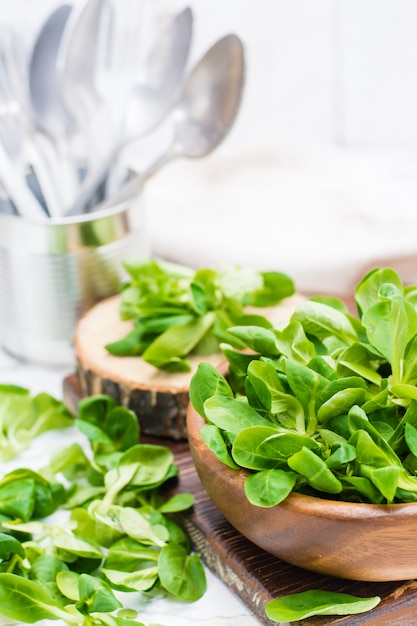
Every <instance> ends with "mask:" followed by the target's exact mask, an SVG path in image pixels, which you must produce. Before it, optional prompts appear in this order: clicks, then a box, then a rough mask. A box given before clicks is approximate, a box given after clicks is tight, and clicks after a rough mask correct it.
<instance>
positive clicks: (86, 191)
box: [65, 147, 119, 216]
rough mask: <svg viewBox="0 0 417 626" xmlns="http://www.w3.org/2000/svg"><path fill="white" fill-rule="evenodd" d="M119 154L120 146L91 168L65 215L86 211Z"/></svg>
mask: <svg viewBox="0 0 417 626" xmlns="http://www.w3.org/2000/svg"><path fill="white" fill-rule="evenodd" d="M118 154H119V149H118V147H116V148H114V149H113V150H112V151H111V152H110V154H108V155H107V156H106V157H105V158H104V159H102V160H101V162H100V163H99V165H98V166H97V167H96V168H94V170H91V171H90V172H89V173H88V174H87V176H86V177H85V179H84V180H83V182H82V183H81V187H80V189H79V191H78V193H77V197H76V199H75V200H74V202H73V203H72V204H71V207H70V208H69V209H68V210H67V211H65V215H66V216H67V215H80V214H81V213H84V212H85V207H86V206H87V204H88V202H89V201H90V200H91V198H92V197H93V196H94V194H95V192H96V190H97V189H98V187H99V186H100V185H101V183H102V182H103V181H104V180H105V179H106V178H107V175H108V173H109V171H110V170H111V168H112V166H113V165H114V163H115V162H116V160H117V157H118Z"/></svg>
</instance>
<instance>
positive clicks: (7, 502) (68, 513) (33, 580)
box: [0, 396, 206, 626]
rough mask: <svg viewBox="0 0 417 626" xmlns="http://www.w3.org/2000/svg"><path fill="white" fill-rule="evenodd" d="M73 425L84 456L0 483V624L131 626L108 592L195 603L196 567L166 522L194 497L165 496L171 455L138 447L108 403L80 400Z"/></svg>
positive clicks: (121, 411)
mask: <svg viewBox="0 0 417 626" xmlns="http://www.w3.org/2000/svg"><path fill="white" fill-rule="evenodd" d="M77 425H78V428H79V429H80V431H81V432H82V433H83V434H84V435H86V437H87V441H89V443H90V446H89V447H88V446H86V447H83V446H81V445H80V444H79V443H74V444H72V445H70V446H69V447H67V448H65V449H64V450H60V451H59V452H57V453H56V454H54V455H53V457H52V459H51V461H50V463H49V465H48V466H46V467H45V468H43V469H42V470H40V471H38V472H35V471H32V470H31V469H24V468H23V469H18V470H15V471H12V472H10V473H8V474H7V475H5V476H4V478H3V479H1V480H0V524H1V525H0V615H2V616H4V617H7V618H10V619H13V620H17V621H19V622H28V623H33V622H36V621H38V620H42V619H51V620H57V619H60V620H63V621H64V622H65V623H67V624H83V625H85V626H87V625H89V624H104V625H107V626H130V625H132V626H133V624H135V625H137V624H139V622H137V621H136V617H137V614H136V611H134V610H131V609H127V608H124V607H123V606H122V603H121V601H120V600H119V598H118V595H117V593H115V592H117V591H122V592H147V593H155V592H159V593H161V592H162V593H167V594H171V595H173V596H175V597H177V598H180V599H181V600H183V601H186V602H192V601H194V600H197V599H198V598H200V597H201V596H202V595H203V594H204V592H205V589H206V580H205V573H204V569H203V566H202V564H201V562H200V559H199V556H198V555H196V554H192V553H191V546H190V542H189V539H188V537H187V536H186V534H185V533H184V531H183V530H182V529H181V527H180V526H178V525H177V523H176V522H175V521H174V520H173V518H172V515H171V514H175V513H177V512H179V511H183V510H185V509H188V508H189V507H190V506H191V505H192V504H193V496H192V495H191V494H186V493H179V494H176V495H173V496H172V497H169V496H168V495H167V493H168V492H167V491H166V489H165V487H167V486H168V485H169V481H170V479H172V478H175V477H176V476H177V474H178V469H177V467H176V466H175V465H174V463H173V454H172V452H171V451H170V449H169V448H167V447H165V446H160V445H151V444H145V443H138V437H139V427H138V421H137V418H136V415H135V414H134V413H133V412H132V411H129V410H128V409H126V408H124V407H120V406H118V405H117V403H116V401H115V400H114V399H113V398H110V397H107V396H96V397H94V398H87V399H84V400H82V401H81V403H80V405H79V419H78V420H77Z"/></svg>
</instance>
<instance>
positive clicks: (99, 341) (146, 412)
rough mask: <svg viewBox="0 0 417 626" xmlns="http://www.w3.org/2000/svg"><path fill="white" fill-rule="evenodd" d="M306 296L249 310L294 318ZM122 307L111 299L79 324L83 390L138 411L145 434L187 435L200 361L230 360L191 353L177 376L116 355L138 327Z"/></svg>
mask: <svg viewBox="0 0 417 626" xmlns="http://www.w3.org/2000/svg"><path fill="white" fill-rule="evenodd" d="M302 299H303V296H301V295H299V294H296V295H294V296H292V297H290V298H286V299H285V300H284V301H282V303H280V304H279V305H277V306H274V307H264V308H262V309H255V308H253V307H252V308H250V307H248V308H247V311H248V312H256V313H260V312H261V314H262V315H265V316H266V317H268V319H270V320H271V322H273V323H274V322H278V321H280V320H287V319H289V317H290V315H291V313H292V312H293V310H294V308H295V306H296V305H297V303H298V302H300V301H301V300H302ZM119 308H120V296H119V295H117V296H114V297H112V298H108V299H106V300H104V301H103V302H100V303H99V304H97V305H96V306H94V307H93V308H92V309H90V310H89V311H88V312H87V313H86V314H85V315H84V316H83V317H82V318H81V320H80V321H79V323H78V324H77V327H76V330H75V336H74V347H75V354H76V360H77V376H78V378H79V382H80V385H81V392H82V394H83V395H85V396H90V395H97V394H101V393H104V394H107V395H110V396H113V397H114V398H116V400H117V401H118V402H119V403H120V404H122V405H123V406H126V407H128V408H129V409H131V410H133V411H134V412H135V413H136V415H137V416H138V419H139V422H140V425H141V429H142V432H143V433H144V434H147V435H155V436H162V437H171V438H172V439H176V440H180V439H186V438H187V432H186V413H187V406H188V400H189V396H188V390H189V386H190V380H191V378H192V376H193V374H194V373H195V371H196V369H197V367H198V364H199V363H200V362H201V361H209V362H210V363H211V364H212V365H214V367H220V366H221V364H222V363H224V362H225V358H224V355H223V354H222V353H220V352H219V353H216V354H210V355H205V356H195V355H191V356H190V358H189V360H190V363H191V371H189V372H178V373H175V374H173V373H172V372H165V371H162V370H158V369H156V368H155V367H153V366H152V365H149V364H148V363H146V362H145V361H143V359H141V357H140V356H126V357H119V356H114V355H112V354H110V353H109V352H108V351H107V350H106V349H105V345H106V344H107V343H111V342H113V341H116V340H118V339H121V338H122V337H124V336H125V335H126V334H127V333H128V332H129V331H130V330H132V328H133V321H131V320H129V321H122V320H121V319H120V314H119Z"/></svg>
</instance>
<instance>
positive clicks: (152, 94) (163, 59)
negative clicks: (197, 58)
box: [67, 7, 193, 215]
mask: <svg viewBox="0 0 417 626" xmlns="http://www.w3.org/2000/svg"><path fill="white" fill-rule="evenodd" d="M192 28H193V16H192V12H191V9H190V8H188V7H187V8H186V9H184V10H183V11H181V12H180V13H179V14H178V15H176V16H175V17H174V18H172V19H171V20H170V21H169V22H168V23H167V24H166V25H165V26H164V28H163V29H162V31H161V32H160V33H159V34H158V37H157V41H156V43H155V44H154V45H153V46H152V48H151V50H150V52H149V54H148V56H147V58H146V61H145V63H144V66H143V72H142V74H143V78H142V80H141V82H139V83H137V84H136V85H134V86H133V88H132V90H131V92H130V95H129V97H128V99H127V102H126V108H125V112H124V119H123V123H122V126H121V128H120V130H119V133H118V135H119V136H120V137H122V140H121V141H119V142H118V143H117V144H116V146H115V147H114V148H113V149H112V150H111V151H110V153H109V154H108V155H107V157H105V158H104V159H103V160H102V161H101V162H100V163H99V165H98V166H97V167H96V168H94V169H93V170H92V171H91V172H90V173H89V174H88V175H87V177H86V178H85V180H84V181H83V183H82V185H81V188H80V192H79V194H78V196H77V198H76V201H75V203H74V204H73V205H72V207H71V209H70V211H69V212H68V213H67V214H68V215H75V214H78V213H83V212H84V211H85V207H86V206H87V205H88V202H89V201H90V200H91V198H92V196H93V194H94V193H95V192H96V190H97V188H98V187H99V186H100V185H101V184H102V183H103V181H105V179H106V178H107V176H108V175H109V172H110V170H111V168H112V167H113V166H114V165H115V163H116V161H117V159H118V157H119V156H120V153H121V152H122V151H123V150H124V149H125V148H126V147H127V146H128V145H129V144H130V143H132V142H133V141H135V140H137V139H138V138H140V137H142V136H144V135H145V134H147V133H150V132H151V131H152V130H153V129H154V128H155V127H156V126H157V125H158V124H159V123H160V122H161V121H162V120H163V119H164V118H165V116H166V115H167V114H168V112H169V110H170V109H171V107H172V105H173V102H174V99H175V96H176V94H177V92H178V88H179V85H180V82H181V79H182V77H183V74H184V70H185V66H186V64H187V60H188V54H189V50H190V46H191V39H192Z"/></svg>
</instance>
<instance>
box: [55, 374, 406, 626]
mask: <svg viewBox="0 0 417 626" xmlns="http://www.w3.org/2000/svg"><path fill="white" fill-rule="evenodd" d="M79 399H80V390H79V386H78V384H77V379H76V377H75V376H69V377H68V378H66V379H65V381H64V400H65V401H66V402H67V404H68V405H69V407H70V408H71V409H73V410H74V411H75V410H76V406H77V403H78V401H79ZM149 440H151V438H149V437H147V441H149ZM154 441H155V442H157V443H159V444H161V443H162V444H163V445H167V446H169V447H171V448H172V450H173V451H174V454H175V462H176V464H177V466H178V468H179V473H180V478H179V484H178V490H180V491H185V492H190V493H192V494H193V495H194V496H195V505H194V507H193V510H192V511H191V512H190V513H189V514H187V515H184V516H183V518H182V522H183V525H184V527H185V529H186V530H187V532H188V534H189V536H190V538H191V541H192V543H193V546H194V548H195V550H196V551H197V552H199V553H200V555H201V557H202V559H203V561H204V562H205V563H206V565H207V567H208V568H209V569H210V570H211V571H212V572H214V574H216V575H217V576H218V577H219V578H220V579H221V580H222V581H223V582H224V583H225V584H226V585H227V586H228V587H229V588H230V589H231V591H232V592H234V593H235V594H236V595H237V596H239V597H240V598H241V600H242V601H243V602H244V603H245V605H246V606H247V607H248V608H249V610H250V611H252V613H253V614H254V616H255V617H256V618H257V619H258V620H259V621H260V622H261V623H262V624H265V625H266V626H273V625H274V624H275V626H276V622H272V621H271V620H269V619H268V618H267V617H266V615H265V604H266V603H267V602H269V601H270V600H273V599H274V598H277V597H278V596H281V595H284V594H287V593H295V592H299V591H307V590H308V589H325V590H329V591H337V592H343V593H350V594H353V595H358V596H362V597H369V596H374V595H378V596H380V597H381V603H380V604H379V605H378V606H377V607H376V608H375V609H374V610H373V611H370V612H368V613H363V614H362V615H356V616H352V615H348V616H346V617H334V616H326V617H314V618H313V617H312V618H309V619H307V620H304V621H303V622H302V623H303V624H305V626H307V625H309V626H313V625H314V626H319V625H320V626H321V625H325V624H331V625H333V624H334V625H336V624H337V625H339V624H340V625H343V626H356V625H365V626H411V625H413V624H415V625H417V581H415V580H412V581H404V582H392V583H370V582H366V583H362V582H356V581H349V580H342V579H336V578H330V577H326V576H321V575H319V574H314V573H312V572H307V571H304V570H301V569H299V568H297V567H293V566H292V565H289V564H287V563H284V562H283V561H280V560H278V559H276V558H275V557H273V556H271V555H270V554H267V553H266V552H264V551H263V550H261V549H260V548H258V547H257V546H255V545H254V544H252V543H251V542H249V541H248V540H246V539H245V538H244V537H242V535H240V533H238V532H237V531H236V530H235V529H234V528H233V527H232V526H231V525H230V524H229V523H228V522H227V520H226V519H225V518H224V517H223V515H222V514H221V513H220V511H219V510H218V509H217V508H216V506H215V505H214V504H213V503H212V501H211V500H210V499H209V497H208V496H207V494H206V492H205V489H204V487H203V486H202V484H201V482H200V480H199V478H198V476H197V473H196V471H195V469H194V465H193V462H192V459H191V456H190V453H189V450H188V444H187V442H184V441H183V442H176V441H173V440H171V439H166V440H165V439H160V438H158V439H154ZM416 523H417V520H416ZM340 549H341V550H349V546H340ZM299 623H301V622H299Z"/></svg>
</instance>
